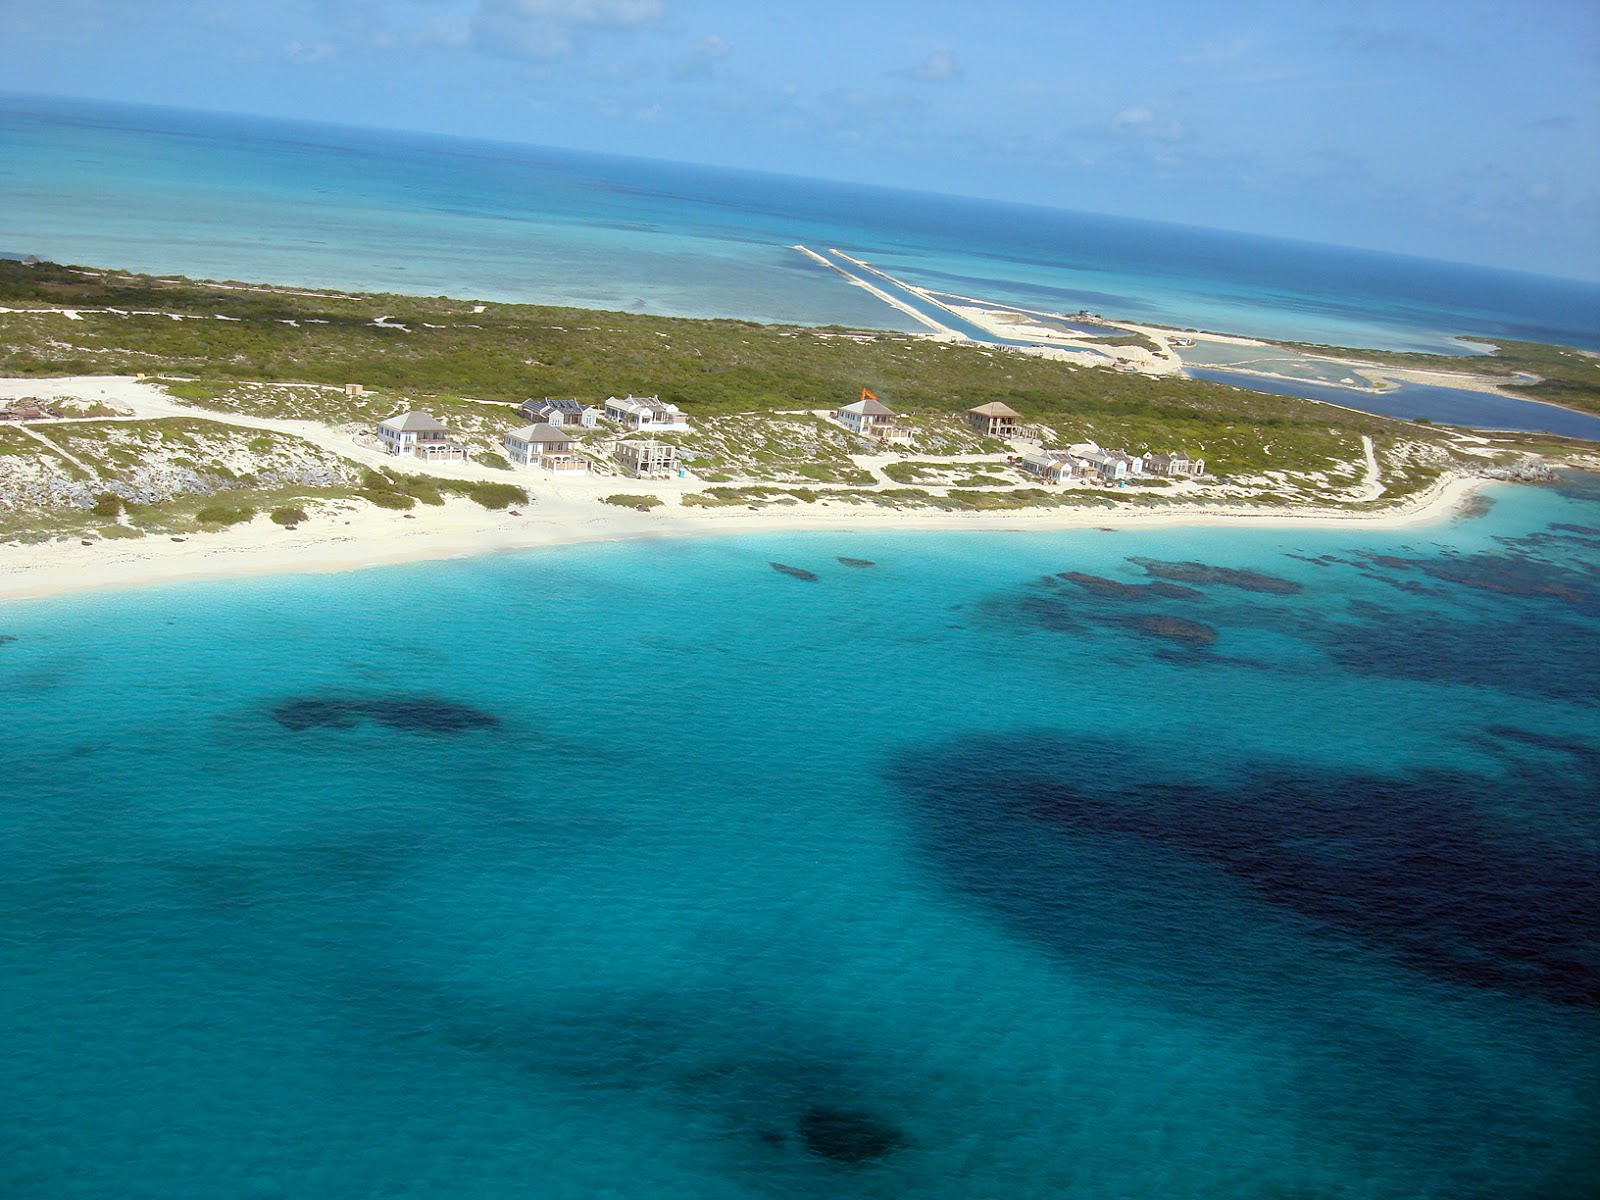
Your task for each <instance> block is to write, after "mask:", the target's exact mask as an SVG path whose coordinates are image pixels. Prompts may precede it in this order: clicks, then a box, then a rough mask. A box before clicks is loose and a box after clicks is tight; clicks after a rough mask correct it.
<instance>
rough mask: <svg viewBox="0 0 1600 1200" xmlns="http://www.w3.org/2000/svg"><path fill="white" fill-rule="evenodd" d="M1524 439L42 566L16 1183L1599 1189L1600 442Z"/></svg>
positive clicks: (9, 1017)
mask: <svg viewBox="0 0 1600 1200" xmlns="http://www.w3.org/2000/svg"><path fill="white" fill-rule="evenodd" d="M1490 499H1491V500H1492V504H1480V505H1479V506H1478V507H1477V509H1476V510H1474V512H1472V513H1471V514H1467V515H1460V516H1458V517H1457V518H1455V519H1453V520H1447V521H1444V522H1441V523H1440V524H1437V525H1434V526H1430V527H1423V528H1415V529H1409V530H1400V531H1392V532H1382V531H1378V530H1372V531H1365V530H1349V529H1344V530H1331V529H1326V528H1317V527H1314V526H1308V527H1306V528H1304V529H1299V528H1290V529H1286V530H1285V529H1278V530H1267V529H1217V528H1203V529H1166V530H1141V531H1128V530H1124V531H1111V530H1109V529H1107V530H1100V529H1084V530H1079V531H1072V532H1061V533H959V532H949V533H904V534H894V533H883V534H873V535H868V534H845V533H828V534H822V533H811V534H790V535H786V536H781V537H778V536H772V537H766V536H762V537H756V536H737V537H699V538H694V537H683V538H677V537H673V536H664V537H661V538H658V539H648V540H638V541H625V542H614V543H602V544H588V545H581V546H572V547H567V548H558V549H551V550H540V551H536V552H518V553H507V554H501V555H496V556H490V557H481V558H475V559H466V560H457V561H444V562H433V563H423V564H413V565H405V566H393V567H384V568H375V569H370V570H365V571H356V572H350V573H344V574H330V575H309V576H293V577H276V578H262V579H255V580H234V581H227V582H217V583H208V584H190V585H184V586H170V587H151V588H143V589H136V590H129V591H123V592H114V593H100V594H84V595H77V596H66V597H58V598H56V599H53V600H49V601H38V602H30V603H21V604H14V605H11V606H9V607H8V608H7V609H6V610H5V611H4V612H3V613H0V640H3V644H0V690H3V694H4V695H5V697H6V700H7V704H6V712H7V720H6V721H5V722H4V723H3V724H0V762H3V763H4V764H5V767H4V771H3V773H0V845H3V846H4V847H5V854H4V858H3V860H0V861H3V867H0V870H3V873H4V886H3V888H0V978H3V979H4V980H5V986H4V987H0V1028H3V1029H5V1030H6V1039H5V1046H6V1054H5V1057H6V1063H7V1069H6V1086H5V1087H4V1088H3V1089H0V1140H3V1148H0V1194H3V1195H5V1196H6V1197H8V1200H33V1198H40V1200H44V1198H48V1200H59V1198H60V1197H67V1196H92V1197H102V1196H117V1197H120V1198H146V1197H148V1198H152V1200H153V1198H156V1197H163V1198H165V1197H174V1196H184V1197H241V1196H305V1197H312V1196H314V1197H318V1198H319V1200H345V1198H355V1197H363V1198H366V1197H377V1196H385V1197H418V1198H423V1197H426V1198H428V1200H442V1198H445V1197H463V1198H469V1197H470V1198H474V1200H492V1198H498V1197H513V1196H515V1197H526V1196H536V1197H541V1198H545V1197H548V1198H557V1197H572V1198H574V1200H579V1198H581V1200H590V1198H593V1197H604V1196H616V1197H629V1198H630V1200H642V1198H646V1197H650V1198H656V1197H660V1198H673V1200H677V1198H680V1197H681V1198H684V1200H689V1198H694V1200H716V1198H721V1197H728V1198H733V1197H750V1198H754V1197H814V1198H824V1197H826V1198H830V1200H832V1198H837V1197H883V1198H890V1197H893V1198H896V1200H901V1198H912V1197H918V1198H921V1197H941V1198H947V1200H974V1198H993V1200H1030V1198H1035V1197H1037V1198H1040V1200H1044V1198H1051V1200H1055V1198H1058V1197H1063V1196H1077V1195H1082V1196H1095V1197H1100V1198H1103V1200H1117V1198H1124V1197H1126V1198H1133V1197H1156V1196H1160V1197H1177V1196H1181V1197H1217V1198H1219V1200H1221V1198H1228V1200H1236V1198H1242V1200H1251V1198H1257V1197H1259V1198H1262V1200H1268V1198H1271V1200H1283V1198H1287V1197H1293V1198H1296V1200H1325V1198H1333V1197H1386V1198H1387V1197H1393V1198H1395V1200H1402V1198H1403V1200H1414V1198H1416V1197H1438V1198H1440V1200H1445V1198H1449V1200H1466V1198H1482V1200H1518V1198H1527V1200H1535V1198H1537V1200H1561V1198H1570V1200H1581V1198H1585V1197H1592V1196H1594V1195H1596V1194H1597V1191H1600V1154H1597V1148H1600V928H1597V926H1600V795H1597V791H1600V787H1597V777H1600V770H1597V768H1600V736H1597V730H1600V721H1597V714H1600V683H1597V679H1600V676H1597V673H1596V670H1595V668H1596V666H1597V664H1600V488H1597V486H1596V485H1595V483H1594V481H1593V479H1592V478H1590V479H1585V478H1575V479H1571V480H1568V481H1566V482H1563V483H1561V484H1559V485H1555V486H1542V487H1517V486H1510V485H1507V486H1502V487H1499V488H1497V489H1495V490H1494V491H1493V492H1492V493H1491V494H1490ZM668 528H669V529H670V526H668ZM844 559H850V560H855V561H854V562H845V561H842V560H844ZM774 562H776V563H781V564H783V565H785V566H789V567H795V568H801V569H803V570H807V571H810V572H812V573H813V574H814V575H815V576H816V578H815V579H805V578H802V577H799V576H797V575H794V574H792V573H784V572H780V571H777V570H774V569H773V567H772V565H771V564H772V563H774ZM866 562H870V563H871V564H873V565H870V566H868V565H862V564H863V563H866Z"/></svg>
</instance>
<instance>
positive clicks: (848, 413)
mask: <svg viewBox="0 0 1600 1200" xmlns="http://www.w3.org/2000/svg"><path fill="white" fill-rule="evenodd" d="M833 419H834V420H835V421H837V422H839V424H841V425H843V426H844V427H845V428H846V429H848V430H849V431H850V432H851V433H854V434H859V435H860V436H861V437H869V438H875V439H877V440H878V441H880V442H897V441H902V440H904V438H905V431H904V430H902V429H901V428H900V426H898V425H897V424H895V413H894V409H892V408H890V407H889V406H888V405H887V404H885V403H884V402H883V401H882V400H879V399H878V398H877V397H876V396H874V395H873V394H872V393H871V392H869V391H867V389H866V388H862V389H861V398H860V399H859V400H856V401H853V402H852V403H850V404H845V405H842V406H841V407H839V408H838V409H836V410H835V411H834V414H833Z"/></svg>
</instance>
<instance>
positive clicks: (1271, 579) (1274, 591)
mask: <svg viewBox="0 0 1600 1200" xmlns="http://www.w3.org/2000/svg"><path fill="white" fill-rule="evenodd" d="M1128 561H1129V562H1131V563H1133V564H1134V565H1135V566H1140V567H1143V568H1144V569H1145V572H1146V573H1147V574H1150V575H1154V576H1156V577H1157V578H1160V579H1171V580H1175V581H1176V582H1178V583H1197V584H1206V583H1215V584H1220V585H1222V586H1223V587H1231V588H1238V589H1240V590H1241V591H1246V592H1264V593H1267V594H1269V595H1274V596H1292V595H1295V594H1296V593H1297V592H1301V591H1304V590H1305V589H1304V587H1303V586H1302V585H1301V584H1299V583H1296V582H1295V581H1294V580H1292V579H1280V578H1279V577H1278V576H1276V575H1268V574H1266V573H1264V572H1262V571H1247V570H1244V569H1242V568H1240V567H1216V566H1212V565H1210V564H1209V563H1200V562H1164V561H1162V560H1161V559H1158V558H1132V557H1130V558H1129V559H1128Z"/></svg>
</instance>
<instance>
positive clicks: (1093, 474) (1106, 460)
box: [1017, 442, 1206, 483]
mask: <svg viewBox="0 0 1600 1200" xmlns="http://www.w3.org/2000/svg"><path fill="white" fill-rule="evenodd" d="M1017 466H1019V467H1020V468H1022V470H1024V471H1026V472H1027V473H1028V474H1030V475H1037V476H1038V477H1039V478H1040V479H1043V480H1046V481H1047V482H1049V483H1066V482H1068V481H1070V480H1073V479H1093V480H1099V481H1100V482H1101V483H1120V482H1121V481H1122V480H1125V479H1133V478H1137V477H1139V476H1143V475H1156V476H1163V477H1167V478H1193V477H1196V476H1200V475H1204V474H1205V472H1206V464H1205V460H1204V459H1202V458H1190V457H1189V456H1188V455H1187V454H1184V453H1183V452H1181V451H1179V452H1176V453H1173V454H1127V453H1125V452H1123V451H1121V450H1104V449H1102V448H1101V447H1100V446H1098V445H1097V444H1095V443H1094V442H1079V443H1077V444H1076V445H1073V446H1068V447H1067V448H1066V449H1065V450H1029V451H1027V452H1026V453H1024V454H1023V455H1022V456H1021V458H1020V459H1019V460H1018V461H1017Z"/></svg>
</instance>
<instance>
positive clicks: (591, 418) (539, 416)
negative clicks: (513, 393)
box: [518, 396, 600, 429]
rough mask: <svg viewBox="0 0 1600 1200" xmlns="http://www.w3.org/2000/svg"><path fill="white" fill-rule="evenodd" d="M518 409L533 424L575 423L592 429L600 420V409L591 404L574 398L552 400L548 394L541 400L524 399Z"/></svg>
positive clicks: (558, 424) (555, 424)
mask: <svg viewBox="0 0 1600 1200" xmlns="http://www.w3.org/2000/svg"><path fill="white" fill-rule="evenodd" d="M518 411H519V412H521V413H522V415H523V416H525V417H527V418H528V420H530V421H532V422H533V423H534V424H535V425H554V426H556V427H557V428H564V427H566V426H569V425H575V426H581V427H582V428H584V429H593V428H594V427H595V425H596V424H597V423H598V422H599V420H600V410H599V409H598V408H596V407H594V406H593V405H592V404H583V403H581V402H580V401H578V400H575V399H557V400H552V399H551V398H550V397H548V396H546V397H545V398H544V399H543V400H524V401H523V402H522V405H521V406H520V408H519V409H518Z"/></svg>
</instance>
